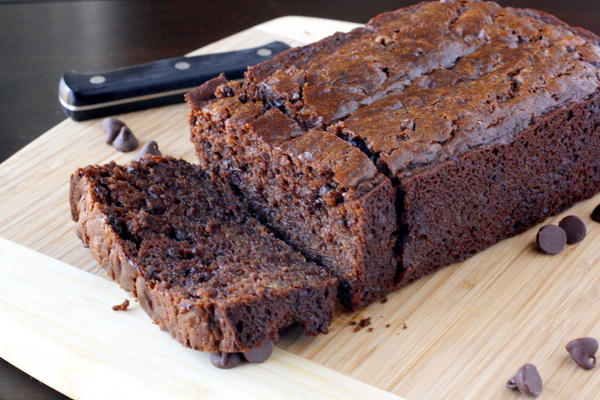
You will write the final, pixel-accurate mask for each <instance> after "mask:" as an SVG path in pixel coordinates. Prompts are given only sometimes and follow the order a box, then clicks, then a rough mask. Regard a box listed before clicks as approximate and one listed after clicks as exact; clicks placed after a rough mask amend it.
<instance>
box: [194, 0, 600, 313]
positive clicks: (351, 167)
mask: <svg viewBox="0 0 600 400" xmlns="http://www.w3.org/2000/svg"><path fill="white" fill-rule="evenodd" d="M225 86H227V89H228V90H217V91H215V92H214V93H213V94H212V95H211V96H208V97H204V98H203V100H202V101H199V102H194V101H191V98H192V97H193V94H194V93H195V92H192V94H191V95H190V96H189V97H188V102H189V103H190V106H191V107H192V114H191V119H190V122H191V125H192V127H191V130H192V141H193V142H194V144H195V147H196V152H197V154H198V157H199V159H200V163H201V164H202V165H203V167H204V168H207V169H208V170H210V171H211V173H212V174H213V176H214V177H216V178H218V179H224V180H227V181H229V183H230V184H232V185H234V186H235V187H236V188H239V190H240V192H241V193H243V195H244V196H245V197H246V198H247V199H248V200H249V202H250V203H251V204H252V207H253V209H254V210H255V212H256V213H257V214H259V215H260V216H261V218H262V219H263V220H264V221H265V222H266V223H267V224H269V226H271V227H275V228H276V230H277V231H278V232H279V234H280V235H281V236H282V237H284V238H285V239H286V240H287V241H288V242H290V243H291V244H292V246H294V247H295V248H297V249H299V250H300V251H302V252H303V253H304V254H306V255H309V256H310V257H312V258H313V259H314V260H315V261H317V262H319V263H322V264H324V265H327V266H328V268H329V269H330V270H332V271H334V270H336V269H337V270H340V271H343V272H342V276H343V275H344V274H345V273H346V272H347V269H345V268H346V267H348V266H350V270H354V271H361V270H362V271H366V270H368V271H380V273H381V274H382V275H381V276H382V278H381V281H385V279H391V278H389V276H390V275H389V272H390V271H392V270H393V271H395V273H394V274H392V275H393V276H394V278H393V279H392V280H393V283H392V285H391V287H396V285H399V284H403V283H406V282H408V281H410V280H411V279H415V278H417V277H420V276H422V275H424V274H426V273H430V272H432V271H434V270H435V269H437V268H439V267H441V266H443V265H447V264H449V263H452V262H455V261H459V260H462V259H464V258H466V257H468V256H470V255H472V254H474V253H475V252H477V251H479V250H482V249H484V248H485V247H487V246H489V245H491V244H493V243H495V242H497V241H498V240H500V239H502V238H505V237H509V236H511V235H514V234H516V233H518V232H521V231H522V230H523V229H526V228H527V227H529V226H531V225H532V224H534V223H535V222H536V221H540V220H542V219H544V218H546V217H547V216H549V215H551V214H553V213H555V212H558V211H559V210H561V209H564V208H565V207H567V206H568V205H570V204H572V203H573V202H574V201H577V200H580V199H582V198H585V197H589V196H591V195H592V194H593V193H595V192H597V191H598V190H599V189H600V186H599V185H600V184H599V183H598V182H597V180H596V179H595V178H593V176H594V175H593V173H591V172H590V171H596V170H597V169H598V167H597V164H598V157H597V150H596V149H597V148H598V147H597V146H598V145H599V143H598V141H597V140H596V138H597V137H598V135H599V130H600V128H599V126H600V122H599V120H600V115H599V113H598V112H597V111H596V110H597V97H596V94H597V93H598V91H599V88H600V40H599V38H598V37H597V36H595V35H594V34H592V33H590V32H587V31H585V30H583V29H580V28H573V27H569V26H568V25H567V24H565V23H564V22H561V21H559V20H557V19H556V18H554V17H552V16H550V15H548V14H545V13H542V12H537V11H533V10H520V9H507V8H502V7H500V6H499V5H498V4H496V3H493V2H483V1H478V0H455V1H452V0H447V1H441V2H424V3H420V4H417V5H415V6H412V7H409V8H406V9H401V10H397V11H393V12H389V13H385V14H382V15H380V16H378V17H375V18H374V19H372V20H371V21H370V22H369V23H367V24H366V26H365V27H362V28H357V29H355V30H353V31H351V32H349V33H337V34H335V35H332V36H331V37H329V38H326V39H324V40H322V41H320V42H317V43H314V44H311V45H308V46H304V47H300V48H296V49H291V50H289V51H287V52H284V53H282V54H280V55H278V56H276V57H275V59H273V60H271V61H268V62H265V63H262V64H259V65H257V66H254V67H251V68H250V69H249V70H248V73H247V74H246V82H245V83H244V84H243V85H241V86H240V85H238V84H231V83H228V84H227V85H223V87H225ZM199 90H201V89H199ZM235 102H238V103H239V104H238V105H236V106H234V107H233V108H228V109H227V112H224V107H223V105H224V104H233V103H235ZM250 108H252V115H250V114H249V113H248V110H249V109H250ZM584 110H587V111H584ZM273 113H279V114H281V118H280V119H285V118H287V122H286V124H287V126H294V129H293V132H292V131H287V132H288V134H287V136H285V137H283V136H280V137H278V138H277V140H279V142H277V140H276V141H273V139H274V138H275V136H276V135H273V132H274V131H277V129H276V128H274V127H275V123H274V122H270V123H273V125H271V128H269V127H268V126H269V124H268V123H267V124H263V126H262V127H260V128H258V129H248V128H247V126H246V125H245V124H247V123H249V124H250V125H251V124H252V122H249V121H254V120H257V119H261V118H263V117H264V116H265V115H267V114H273ZM279 114H278V115H279ZM573 116H575V117H573ZM244 118H249V119H244ZM240 122H241V123H240ZM250 125H248V126H250ZM239 127H242V128H241V129H239ZM265 131H268V132H270V133H269V139H265V137H266V136H264V135H262V133H261V132H265ZM284 131H285V129H284ZM261 135H262V139H261ZM332 137H335V138H337V139H339V142H341V143H339V144H336V146H338V147H339V148H342V147H343V146H344V145H345V146H347V147H349V148H352V149H354V150H356V151H358V152H360V154H361V155H362V157H358V156H357V157H354V158H349V157H347V156H345V155H343V154H349V151H345V150H344V151H342V152H338V153H336V152H329V153H327V152H326V151H325V152H323V151H318V150H314V151H308V152H307V151H306V147H305V146H306V144H307V143H308V142H310V143H311V146H312V148H313V149H315V148H317V147H319V146H321V147H322V149H321V150H323V149H329V148H330V147H331V144H330V143H331V142H332V140H331V138H332ZM303 138H304V139H303ZM308 139H311V140H308ZM319 141H321V144H319ZM565 143H566V144H565ZM520 146H526V147H528V148H529V149H543V151H542V150H540V151H539V152H537V153H535V152H534V153H532V152H531V150H526V149H525V148H523V147H520ZM559 148H560V149H561V151H562V152H563V155H562V156H558V155H557V154H556V152H555V150H553V149H559ZM489 152H492V153H491V154H492V155H494V156H493V157H492V156H489V157H488V155H489V154H488V153H489ZM494 152H496V153H494ZM306 153H308V154H313V153H315V154H326V156H325V157H326V158H328V159H327V160H325V162H324V161H323V160H320V161H315V160H313V159H312V158H311V157H305V154H306ZM484 155H485V157H484ZM516 155H521V157H526V158H524V159H519V158H517V157H516ZM499 160H500V161H499ZM524 160H525V161H524ZM524 162H525V163H526V165H525V166H527V167H528V164H527V163H529V164H532V165H533V167H531V170H530V169H528V168H525V166H524V165H523V163H524ZM586 163H587V164H588V165H586ZM332 165H334V166H335V169H331V168H330V169H328V167H329V166H332ZM565 165H567V166H568V167H569V168H572V169H573V170H574V171H579V172H581V174H579V175H576V174H575V175H574V174H572V173H570V172H569V171H567V169H565V167H564V166H565ZM452 166H455V167H457V168H458V169H457V170H453V169H452V168H451V167H452ZM373 167H375V168H376V170H377V171H378V173H379V175H377V176H378V177H379V178H378V179H379V182H381V185H379V186H377V185H375V186H371V187H370V188H371V189H365V187H367V188H369V186H368V185H366V184H365V182H368V181H369V179H370V178H368V177H369V176H372V173H371V171H372V169H373ZM534 170H535V171H536V172H535V173H534V172H526V171H534ZM582 171H583V172H582ZM344 176H352V177H354V178H355V179H353V180H348V181H344V180H343V179H342V177H344ZM563 180H564V182H562V181H563ZM272 182H277V184H275V185H273V184H272ZM342 182H344V183H342ZM540 182H541V183H540ZM557 182H561V183H560V184H558V183H557ZM453 185H454V186H453ZM498 185H500V186H501V187H503V188H505V189H506V191H505V192H499V191H489V190H488V188H489V187H498ZM586 185H589V187H586V189H585V190H581V186H586ZM383 186H387V187H388V188H390V187H393V189H392V190H381V188H382V187H383ZM445 187H454V188H455V190H454V191H452V192H448V191H447V190H446V189H444V188H445ZM474 187H476V188H477V189H476V190H475V191H473V189H472V188H474ZM375 188H379V192H378V193H375ZM369 190H371V192H370V191H369ZM439 193H445V195H444V196H443V198H440V197H439V196H438V195H437V194H439ZM331 195H333V196H331ZM327 196H330V197H327ZM494 196H495V197H494ZM506 196H509V197H510V199H508V198H507V197H506ZM511 196H512V197H511ZM363 197H364V198H365V199H369V201H370V202H371V203H369V204H368V205H367V204H363V205H361V206H358V208H351V209H352V213H348V210H349V209H350V208H348V207H347V206H349V205H351V204H355V203H352V200H355V199H362V198H363ZM331 198H333V199H343V201H342V202H338V201H335V202H333V203H331V202H328V201H329V200H331ZM492 198H494V199H502V201H499V202H494V201H488V200H489V199H492ZM446 199H452V202H451V203H447V202H446V201H442V200H446ZM552 199H553V200H552ZM488 203H489V204H488ZM323 204H324V205H326V206H325V207H322V205H323ZM340 204H341V205H342V206H343V207H344V212H345V213H346V214H344V215H345V216H348V215H354V216H358V215H360V218H356V219H353V218H345V219H343V221H344V224H348V223H350V224H352V225H353V226H351V227H350V229H348V230H346V231H344V232H343V233H339V234H333V235H331V234H330V232H331V231H334V229H335V227H336V225H335V223H337V222H336V221H338V220H336V219H333V218H332V219H329V218H327V217H328V216H331V215H333V214H335V212H336V211H337V210H340V208H339V207H340ZM356 204H358V203H356ZM390 204H393V206H391V207H390ZM503 204H506V206H503ZM315 205H318V206H315ZM360 207H362V208H361V210H362V211H366V210H370V212H365V213H363V212H362V211H358V209H359V208H360ZM323 208H324V210H323ZM377 208H379V209H381V210H382V212H383V213H385V214H386V215H385V217H381V216H380V215H376V212H375V211H374V210H375V209H377ZM473 208H474V209H476V210H477V211H476V215H478V217H477V218H479V219H474V218H472V217H471V218H470V217H469V212H470V211H469V210H472V209H473ZM507 210H509V211H507ZM488 215H489V217H488ZM289 216H293V217H292V218H291V220H290V217H289ZM494 216H496V219H499V222H498V221H496V220H495V217H494ZM357 221H361V222H360V223H358V222H357ZM422 221H427V222H422ZM440 221H443V222H440ZM477 221H480V222H477ZM484 221H485V222H484ZM479 224H480V225H479ZM437 225H439V226H437ZM354 226H361V227H362V228H361V230H360V231H356V230H352V227H354ZM482 229H483V230H484V231H485V232H483V233H482V231H481V230H482ZM486 229H487V230H486ZM322 232H327V234H328V236H327V235H322V234H321V233H322ZM478 235H479V236H480V238H478ZM324 237H325V239H324ZM390 243H393V244H392V247H391V249H392V250H391V251H390ZM347 244H352V246H358V247H359V248H366V249H369V250H370V251H371V252H372V253H375V252H378V254H379V257H378V258H371V259H370V260H369V259H368V258H366V257H365V258H362V256H361V255H359V256H358V257H355V256H354V255H351V254H352V253H353V251H354V250H353V249H354V248H356V247H352V246H349V245H347ZM354 253H355V254H358V253H357V252H356V251H354ZM361 254H366V252H363V253H361ZM388 259H391V260H393V261H392V264H393V266H390V263H389V262H386V261H385V260H388ZM348 260H351V261H350V262H349V261H348ZM372 274H373V275H375V272H372ZM383 276H385V278H383ZM346 282H347V283H348V284H349V285H350V286H351V287H352V288H355V289H356V291H357V292H360V291H363V290H372V289H366V287H359V286H357V285H356V282H353V281H350V280H348V281H346ZM385 287H390V286H389V285H381V286H379V288H380V289H381V288H385ZM348 290H350V289H348ZM382 290H383V289H382ZM381 293H382V292H380V294H381ZM367 297H368V298H374V297H376V295H372V294H371V295H370V296H367ZM360 304H365V303H361V302H354V303H352V306H351V307H356V306H357V305H360Z"/></svg>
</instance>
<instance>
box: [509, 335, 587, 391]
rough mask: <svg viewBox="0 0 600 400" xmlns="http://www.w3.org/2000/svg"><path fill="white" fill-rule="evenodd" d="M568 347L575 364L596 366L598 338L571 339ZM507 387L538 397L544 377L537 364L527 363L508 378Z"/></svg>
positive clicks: (585, 367)
mask: <svg viewBox="0 0 600 400" xmlns="http://www.w3.org/2000/svg"><path fill="white" fill-rule="evenodd" d="M566 349H567V351H568V352H569V354H570V355H571V358H572V359H573V361H574V362H575V364H577V365H579V366H580V367H581V368H583V369H586V370H589V369H592V368H594V367H595V366H596V352H597V351H598V340H596V339H594V338H591V337H584V338H579V339H575V340H571V341H570V342H569V343H568V344H567V346H566ZM506 387H507V388H509V389H518V390H519V392H521V393H523V394H524V395H526V396H529V397H537V396H539V395H540V393H542V388H543V384H542V377H541V376H540V373H539V372H538V370H537V368H536V367H535V365H533V364H525V365H523V366H522V367H521V368H520V369H519V371H518V372H517V374H516V375H515V376H513V377H512V378H510V379H509V380H508V382H507V383H506Z"/></svg>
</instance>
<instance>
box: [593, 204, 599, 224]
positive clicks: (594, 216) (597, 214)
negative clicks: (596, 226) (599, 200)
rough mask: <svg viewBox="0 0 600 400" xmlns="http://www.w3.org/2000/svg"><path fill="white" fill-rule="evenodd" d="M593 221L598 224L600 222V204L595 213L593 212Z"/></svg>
mask: <svg viewBox="0 0 600 400" xmlns="http://www.w3.org/2000/svg"><path fill="white" fill-rule="evenodd" d="M592 219H593V220H594V221H596V222H600V204H598V205H597V206H596V208H594V211H592Z"/></svg>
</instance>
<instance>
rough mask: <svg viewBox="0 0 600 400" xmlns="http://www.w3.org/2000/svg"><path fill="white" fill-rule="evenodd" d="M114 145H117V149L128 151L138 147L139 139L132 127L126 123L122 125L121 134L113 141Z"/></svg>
mask: <svg viewBox="0 0 600 400" xmlns="http://www.w3.org/2000/svg"><path fill="white" fill-rule="evenodd" d="M113 146H115V149H117V150H119V151H122V152H123V153H127V152H130V151H133V150H135V149H137V147H138V140H137V139H136V137H135V136H134V135H133V132H131V129H129V127H128V126H126V125H125V126H123V127H121V130H120V131H119V134H118V135H117V137H116V138H115V140H114V142H113Z"/></svg>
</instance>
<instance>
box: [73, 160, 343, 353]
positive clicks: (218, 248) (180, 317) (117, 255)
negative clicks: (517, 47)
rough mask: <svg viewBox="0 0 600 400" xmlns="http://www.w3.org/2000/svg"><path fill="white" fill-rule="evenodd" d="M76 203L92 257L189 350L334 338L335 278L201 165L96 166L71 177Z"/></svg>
mask: <svg viewBox="0 0 600 400" xmlns="http://www.w3.org/2000/svg"><path fill="white" fill-rule="evenodd" d="M70 202H71V213H72V218H73V220H75V221H76V222H77V231H78V235H79V236H80V237H81V239H82V240H83V242H84V244H85V245H87V246H89V248H90V250H91V253H92V255H93V256H94V258H95V259H96V260H97V261H98V263H99V264H100V265H101V266H102V267H103V268H104V269H105V270H106V271H107V272H108V274H109V275H110V277H111V278H113V279H115V280H116V281H117V282H119V283H120V285H121V286H122V287H123V288H124V289H125V290H127V291H129V292H131V293H132V294H133V295H134V296H136V297H137V298H138V300H139V303H140V304H141V306H142V307H143V309H144V310H145V311H146V312H147V313H148V314H149V315H150V317H151V318H152V319H153V320H154V321H155V322H156V323H157V324H158V325H159V326H160V327H161V328H162V329H163V330H166V331H168V332H169V333H170V334H171V335H172V336H173V337H174V338H175V339H177V340H178V341H179V342H181V343H182V344H183V345H185V346H188V347H191V348H194V349H197V350H202V351H208V352H217V351H221V352H226V353H234V352H244V351H248V350H251V349H253V348H259V347H260V346H261V345H262V344H263V343H265V342H266V341H268V340H273V339H276V338H277V335H278V331H279V330H280V329H281V328H284V327H288V326H290V325H292V324H298V325H300V326H301V327H302V328H303V329H304V331H305V332H306V333H307V334H317V333H319V332H327V328H328V326H329V324H330V322H331V319H332V317H333V307H334V304H335V301H336V293H337V281H336V279H335V278H332V277H331V276H330V275H329V274H328V273H327V272H326V271H324V270H323V268H321V267H319V266H317V265H315V264H313V263H309V262H306V260H305V259H304V258H303V257H302V256H301V255H300V254H298V253H297V252H294V251H292V250H291V249H290V247H289V246H288V245H286V244H285V243H283V242H282V241H281V240H279V239H277V238H275V237H274V236H273V235H272V234H271V233H270V232H269V231H267V229H265V228H264V227H263V226H262V225H261V224H259V223H258V221H257V220H256V219H254V218H252V217H251V216H250V215H249V213H248V212H247V210H246V209H245V207H244V206H243V205H242V204H241V203H240V202H239V200H238V199H237V197H236V196H235V195H234V194H233V193H231V192H230V191H228V190H226V189H224V188H219V187H217V186H216V185H215V184H213V183H212V182H211V181H210V179H208V178H207V176H206V174H205V173H203V172H202V171H201V170H200V169H199V168H198V166H197V165H191V164H189V163H187V162H185V161H183V160H176V159H173V158H161V157H149V158H143V159H142V160H140V161H139V162H137V161H135V162H132V163H131V164H130V165H127V166H120V165H116V164H115V163H114V162H113V163H110V164H107V165H102V166H89V167H86V168H83V169H79V170H78V171H76V172H75V173H74V174H73V175H72V178H71V192H70Z"/></svg>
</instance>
